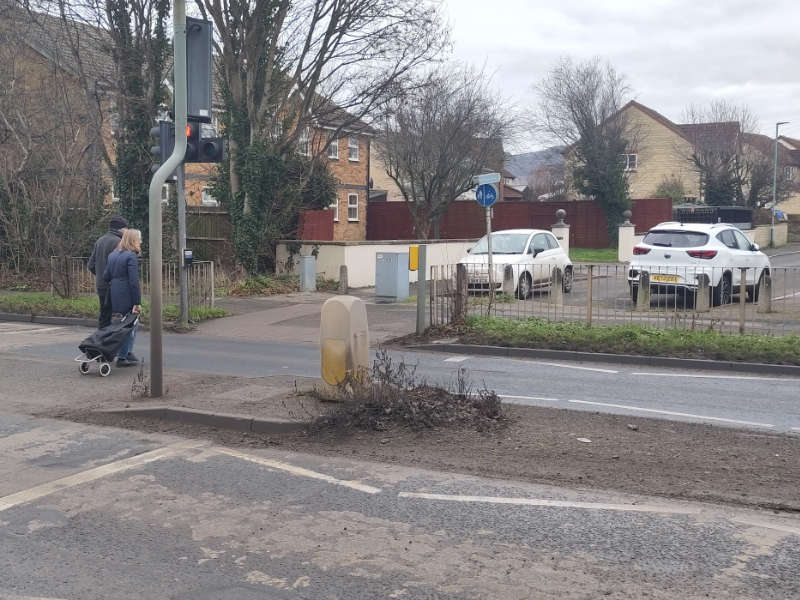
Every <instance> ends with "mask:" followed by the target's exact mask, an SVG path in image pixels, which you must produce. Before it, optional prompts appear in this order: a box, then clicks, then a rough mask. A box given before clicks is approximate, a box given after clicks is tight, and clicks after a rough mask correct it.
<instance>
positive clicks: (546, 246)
mask: <svg viewBox="0 0 800 600" xmlns="http://www.w3.org/2000/svg"><path fill="white" fill-rule="evenodd" d="M487 246H488V244H487V237H486V236H483V237H482V238H481V239H480V240H478V243H477V244H475V245H474V246H473V247H472V248H471V249H470V250H469V251H468V254H467V256H465V257H464V258H462V259H461V260H460V261H459V264H463V265H466V267H467V286H468V288H469V289H470V290H472V291H478V290H488V289H489V268H488V256H489V255H488V250H487ZM506 267H509V269H510V270H509V275H510V276H511V277H513V282H514V294H515V295H516V296H517V298H529V297H530V295H531V293H532V292H533V291H534V290H540V289H545V288H549V287H550V283H551V281H552V274H553V269H554V268H555V267H559V268H560V269H561V272H562V274H563V275H562V277H563V279H562V281H563V283H562V288H563V290H564V291H565V292H569V291H570V290H571V289H572V261H570V259H569V256H567V253H566V252H564V249H563V248H562V247H561V246H560V245H559V244H558V240H557V239H556V237H555V236H554V235H553V234H552V233H550V232H549V231H545V230H542V229H507V230H504V231H496V232H493V233H492V270H493V280H492V283H493V284H494V287H495V288H497V289H502V287H503V279H504V275H505V273H506Z"/></svg>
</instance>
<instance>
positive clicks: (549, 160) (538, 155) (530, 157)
mask: <svg viewBox="0 0 800 600" xmlns="http://www.w3.org/2000/svg"><path fill="white" fill-rule="evenodd" d="M563 149H564V147H563V146H553V147H552V148H546V149H545V150H537V151H536V152H524V153H522V154H510V155H508V157H507V158H506V161H505V164H504V165H503V167H504V168H505V170H506V171H508V172H509V173H511V174H512V175H513V176H514V184H515V185H523V186H524V185H525V184H526V183H527V181H528V176H529V175H530V174H531V173H533V172H534V171H535V170H536V169H537V168H539V167H540V166H544V165H546V166H551V165H552V166H555V165H561V164H563V163H564V156H563V155H562V154H561V152H562V151H563Z"/></svg>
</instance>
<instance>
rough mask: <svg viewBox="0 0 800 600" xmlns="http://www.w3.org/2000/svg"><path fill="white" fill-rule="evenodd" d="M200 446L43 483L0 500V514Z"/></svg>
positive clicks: (192, 443)
mask: <svg viewBox="0 0 800 600" xmlns="http://www.w3.org/2000/svg"><path fill="white" fill-rule="evenodd" d="M201 444H202V443H201V442H197V441H194V440H193V441H190V442H179V443H177V444H173V445H171V446H166V447H164V448H158V449H157V450H152V451H150V452H145V453H144V454H139V455H137V456H132V457H130V458H125V459H123V460H118V461H115V462H112V463H108V464H107V465H102V466H100V467H95V468H94V469H89V470H88V471H82V472H80V473H75V474H74V475H69V476H67V477H62V478H61V479H56V480H55V481H50V482H48V483H43V484H42V485H37V486H36V487H32V488H30V489H27V490H23V491H21V492H16V493H14V494H10V495H9V496H5V497H3V498H0V512H2V511H4V510H8V509H9V508H13V507H15V506H19V505H20V504H26V503H28V502H32V501H34V500H38V499H40V498H44V497H45V496H49V495H50V494H53V493H55V492H60V491H62V490H66V489H69V488H71V487H75V486H77V485H81V484H83V483H89V482H90V481H95V480H97V479H100V478H102V477H107V476H108V475H115V474H116V473H121V472H122V471H127V470H129V469H133V468H135V467H140V466H142V465H146V464H147V463H151V462H154V461H156V460H162V459H164V458H170V457H172V456H175V455H176V454H179V453H180V452H181V451H183V450H187V449H191V448H196V447H199V446H200V445H201Z"/></svg>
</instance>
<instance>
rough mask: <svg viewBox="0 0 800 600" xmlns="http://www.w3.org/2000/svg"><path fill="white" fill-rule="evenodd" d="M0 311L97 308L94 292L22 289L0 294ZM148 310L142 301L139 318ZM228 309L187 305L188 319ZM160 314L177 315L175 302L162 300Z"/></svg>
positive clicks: (68, 312)
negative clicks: (73, 295) (69, 295)
mask: <svg viewBox="0 0 800 600" xmlns="http://www.w3.org/2000/svg"><path fill="white" fill-rule="evenodd" d="M0 312H8V313H14V314H18V315H36V316H48V317H79V318H86V319H93V318H96V317H97V315H98V313H99V312H100V303H99V301H98V299H97V296H83V297H80V298H59V297H58V296H53V295H52V294H48V293H22V294H9V295H3V296H0ZM149 314H150V303H149V302H146V301H145V302H143V303H142V321H143V322H144V323H147V322H148V320H149V318H148V317H149ZM227 315H228V313H227V312H225V311H224V310H223V309H221V308H209V307H206V306H195V307H192V308H190V309H189V320H190V321H192V322H194V323H199V322H200V321H207V320H208V319H218V318H220V317H225V316H227ZM164 318H165V319H166V320H168V321H175V320H177V318H178V305H177V304H165V305H164Z"/></svg>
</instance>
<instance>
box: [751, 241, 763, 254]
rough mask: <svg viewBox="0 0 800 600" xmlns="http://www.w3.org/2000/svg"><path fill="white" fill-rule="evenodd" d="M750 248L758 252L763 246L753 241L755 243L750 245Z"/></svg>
mask: <svg viewBox="0 0 800 600" xmlns="http://www.w3.org/2000/svg"><path fill="white" fill-rule="evenodd" d="M750 250H752V251H753V252H758V251H759V250H761V246H759V245H758V244H756V243H755V242H753V243H752V244H751V245H750Z"/></svg>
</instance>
